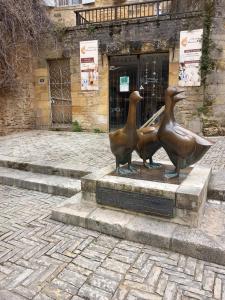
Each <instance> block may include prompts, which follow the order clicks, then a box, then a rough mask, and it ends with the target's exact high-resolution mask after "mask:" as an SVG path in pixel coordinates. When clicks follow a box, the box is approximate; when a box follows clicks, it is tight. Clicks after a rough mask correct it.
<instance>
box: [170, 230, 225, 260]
mask: <svg viewBox="0 0 225 300" xmlns="http://www.w3.org/2000/svg"><path fill="white" fill-rule="evenodd" d="M171 250H173V251H178V252H180V253H182V254H187V253H188V255H190V256H192V257H195V258H199V259H203V260H207V261H213V262H215V263H218V264H222V265H224V264H225V246H224V244H223V243H220V244H219V243H218V242H216V241H215V240H214V239H213V237H210V236H209V235H208V234H206V233H205V232H203V231H201V230H198V229H188V228H185V227H177V228H176V229H175V231H174V233H173V236H172V240H171Z"/></svg>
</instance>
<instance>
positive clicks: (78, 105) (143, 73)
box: [0, 0, 225, 135]
mask: <svg viewBox="0 0 225 300" xmlns="http://www.w3.org/2000/svg"><path fill="white" fill-rule="evenodd" d="M57 1H65V2H64V3H66V1H70V0H57ZM77 2H79V1H77ZM80 2H82V1H80ZM93 2H94V3H91V4H85V5H82V4H77V5H74V6H61V7H54V8H53V7H50V8H49V9H48V12H49V15H50V17H51V18H52V20H53V21H55V23H56V24H57V26H56V30H55V35H54V36H53V35H52V34H49V35H47V36H45V37H43V43H42V45H41V49H40V51H39V56H38V57H37V58H35V59H34V61H33V72H32V76H30V81H29V84H28V86H29V88H27V89H25V90H26V92H25V93H24V94H23V95H24V96H23V97H22V98H23V99H24V101H25V102H24V103H26V105H25V104H22V106H21V107H24V111H25V112H26V113H25V114H24V117H23V118H22V117H19V116H20V113H22V110H19V112H20V113H19V114H16V113H13V116H12V117H11V115H10V114H9V119H11V120H13V119H15V120H16V122H11V121H10V122H11V123H15V124H19V121H21V122H22V120H24V122H23V125H21V126H20V125H19V127H20V128H21V129H25V128H33V127H35V128H45V129H47V128H49V129H50V128H64V129H65V128H67V127H68V128H71V124H72V122H76V123H77V124H79V125H80V126H81V127H82V128H83V129H84V130H90V131H93V130H98V131H99V130H101V131H106V132H107V131H109V130H111V129H113V128H114V127H119V126H120V125H122V124H123V123H124V121H125V119H126V113H127V105H128V104H127V103H128V101H127V100H128V95H129V93H120V91H119V92H118V85H119V82H118V80H117V81H116V79H115V78H116V77H120V76H127V74H129V76H127V77H129V78H130V90H131V89H134V88H141V87H143V86H144V91H145V89H146V91H147V90H148V92H146V94H145V95H144V96H145V98H146V99H148V100H147V101H146V103H147V104H144V106H143V104H141V105H142V107H139V109H138V116H139V125H141V124H143V122H144V121H146V119H147V118H148V117H149V116H151V114H152V113H154V112H155V111H156V110H157V109H158V108H159V107H160V105H163V91H164V90H165V88H166V86H168V85H178V78H179V52H180V41H179V36H180V31H185V30H194V29H200V28H203V27H204V26H205V25H204V24H206V22H207V21H209V19H210V23H211V25H210V29H209V32H208V35H207V38H208V39H205V40H204V43H205V45H206V46H207V47H208V46H210V51H209V52H210V53H209V54H206V55H205V60H208V56H209V57H211V58H212V59H213V63H214V66H213V67H212V65H213V64H212V63H211V64H209V66H207V64H206V66H205V70H206V73H207V76H206V78H205V80H204V82H203V84H202V85H201V86H200V87H186V88H184V89H185V93H186V96H187V99H186V100H185V101H183V102H180V103H179V105H177V108H176V115H177V119H178V120H179V122H180V123H181V124H183V125H184V126H185V127H187V128H189V129H191V130H193V131H194V132H197V133H204V134H206V135H212V134H213V135H218V134H220V135H221V134H222V135H223V134H224V128H225V110H224V108H225V97H224V95H225V82H224V81H225V79H224V78H225V76H224V75H225V74H224V72H225V67H224V65H225V19H224V14H225V3H224V2H223V1H222V0H217V1H215V3H214V4H215V9H214V10H213V12H209V11H204V10H203V8H205V6H204V4H205V3H206V1H203V0H199V1H197V0H187V1H184V0H182V1H177V0H173V1H168V0H167V1H141V0H139V1H134V0H124V1H116V0H114V1H113V0H107V1H106V0H95V1H93ZM150 2H151V3H153V5H152V6H149V3H150ZM157 2H160V6H159V7H158V8H159V9H160V10H159V11H158V12H159V13H158V14H157V13H156V8H157V5H159V4H157ZM142 3H147V4H146V6H147V5H148V16H146V17H143V15H142V10H143V6H139V7H137V6H135V5H136V4H142ZM196 3H197V6H196ZM128 4H134V7H131V6H129V7H127V8H122V10H123V17H121V7H123V6H124V5H125V6H126V5H128ZM168 5H170V7H169V6H168ZM115 6H117V7H118V9H117V13H118V11H120V17H118V15H117V17H116V16H115V14H114V13H115V10H114V7H115ZM106 7H111V11H110V9H108V10H104V8H106ZM99 8H101V9H102V10H101V11H100V12H99V10H97V9H99ZM168 8H169V9H168ZM89 9H91V12H89V23H87V22H86V23H85V22H84V24H80V23H82V22H80V21H82V18H80V19H79V18H78V17H76V16H79V14H81V15H82V16H84V13H85V12H82V11H88V10H89ZM96 10H97V12H98V14H97V15H95V14H96ZM130 10H131V11H133V13H134V15H133V18H128V15H127V14H128V13H129V14H130ZM87 13H88V12H87ZM107 14H108V18H111V19H110V20H108V21H107V22H106V19H105V18H106V17H107ZM138 14H139V15H138ZM95 16H97V17H95ZM91 18H92V19H91ZM93 18H95V19H93ZM96 18H97V19H96ZM78 21H79V22H80V23H79V24H78ZM92 21H93V22H92ZM96 21H98V22H96ZM204 30H206V29H204ZM92 40H97V41H98V73H99V88H98V90H89V91H84V90H81V69H80V42H82V41H92ZM207 43H208V44H207ZM207 55H208V56H207ZM155 62H156V65H157V67H156V69H155V70H154V69H152V68H153V65H154V63H155ZM121 68H122V69H123V72H124V73H123V74H122V73H120V69H121ZM207 68H208V70H207ZM148 69H149V70H148ZM150 69H151V70H150ZM210 69H212V70H211V71H210ZM147 71H149V73H148V74H147ZM153 73H157V74H158V77H157V78H158V79H159V78H160V80H158V83H157V81H155V80H156V78H152V74H153ZM121 74H122V75H121ZM132 76H133V77H132ZM153 77H154V76H153ZM132 78H133V79H132ZM145 78H147V79H148V80H147V81H148V84H147V85H146V86H145V85H144V84H146V83H145V82H144V79H145ZM131 81H132V82H133V83H134V81H135V82H136V83H137V84H136V86H134V84H133V83H132V82H131ZM115 82H116V85H117V91H116V92H115V89H116V87H115ZM157 84H158V85H157ZM131 85H132V86H131ZM154 86H155V87H154ZM115 95H116V96H115ZM28 98H29V99H30V100H29V101H28ZM0 101H1V99H0ZM8 103H10V102H8ZM22 103H23V101H22ZM23 105H24V106H23ZM25 107H26V108H25ZM1 109H2V108H1ZM148 109H149V113H147V112H148ZM14 111H15V112H16V111H18V110H14ZM4 114H5V112H4ZM59 116H60V117H59ZM60 118H61V119H60ZM4 119H6V118H4ZM1 122H2V123H1ZM4 122H5V123H4ZM3 123H4V124H9V122H8V121H4V120H3V121H2V119H1V118H0V124H3ZM11 128H12V130H13V127H12V126H11Z"/></svg>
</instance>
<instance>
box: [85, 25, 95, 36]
mask: <svg viewBox="0 0 225 300" xmlns="http://www.w3.org/2000/svg"><path fill="white" fill-rule="evenodd" d="M95 30H96V27H95V26H94V25H93V24H89V25H88V26H87V32H88V34H90V35H91V34H93V33H94V32H95Z"/></svg>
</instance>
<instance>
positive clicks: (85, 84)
mask: <svg viewBox="0 0 225 300" xmlns="http://www.w3.org/2000/svg"><path fill="white" fill-rule="evenodd" d="M80 70H81V90H82V91H97V90H98V41H97V40H94V41H82V42H80Z"/></svg>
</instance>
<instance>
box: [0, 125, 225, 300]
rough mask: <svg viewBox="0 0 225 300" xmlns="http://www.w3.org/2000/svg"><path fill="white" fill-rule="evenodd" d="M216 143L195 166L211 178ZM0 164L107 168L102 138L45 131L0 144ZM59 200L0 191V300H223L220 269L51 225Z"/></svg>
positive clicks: (224, 141) (222, 147)
mask: <svg viewBox="0 0 225 300" xmlns="http://www.w3.org/2000/svg"><path fill="white" fill-rule="evenodd" d="M216 141H217V143H216V144H215V145H214V146H213V147H212V148H211V149H210V151H209V152H208V153H207V155H206V156H205V157H204V158H203V160H202V161H201V163H202V164H207V165H208V164H209V165H211V166H212V167H213V170H214V171H215V172H217V171H218V170H223V169H224V167H225V138H224V137H221V138H218V139H216ZM157 158H160V159H165V158H166V155H165V153H164V152H163V151H161V152H159V153H158V154H157ZM0 159H9V160H16V161H22V162H31V163H37V164H42V165H48V164H52V165H54V166H63V167H67V166H68V167H71V168H73V167H75V168H79V167H80V168H82V169H86V170H89V171H93V170H96V169H99V168H101V167H104V166H106V165H108V164H109V163H112V162H113V157H112V155H111V153H110V151H109V144H108V139H107V135H106V134H88V133H69V132H68V133H62V132H48V131H44V132H43V131H32V132H31V131H30V132H26V133H19V134H14V135H10V136H6V137H0ZM64 200H65V198H63V197H55V196H51V195H47V194H42V193H38V192H33V191H28V190H22V189H17V188H12V187H5V186H0V300H5V299H7V300H21V299H35V300H48V299H57V300H64V299H65V300H67V299H72V300H79V299H91V300H92V299H93V300H94V299H96V300H102V299H114V300H120V299H121V300H122V299H126V300H144V299H149V300H154V299H165V300H167V299H171V300H176V299H182V300H187V299H224V300H225V267H222V266H218V265H215V264H210V263H207V262H203V261H198V260H196V259H193V258H190V257H185V256H183V255H180V254H177V253H173V252H169V251H163V250H160V249H155V248H152V247H150V246H146V245H142V244H136V243H132V242H128V241H124V240H123V241H121V240H119V239H116V238H112V237H109V236H106V235H102V234H100V233H97V232H93V231H88V230H85V229H82V228H79V227H73V226H68V225H64V224H62V223H58V222H55V221H53V220H51V219H50V218H49V215H50V212H51V208H52V207H53V206H54V205H56V204H58V203H60V202H62V201H64ZM215 234H217V228H215Z"/></svg>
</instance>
